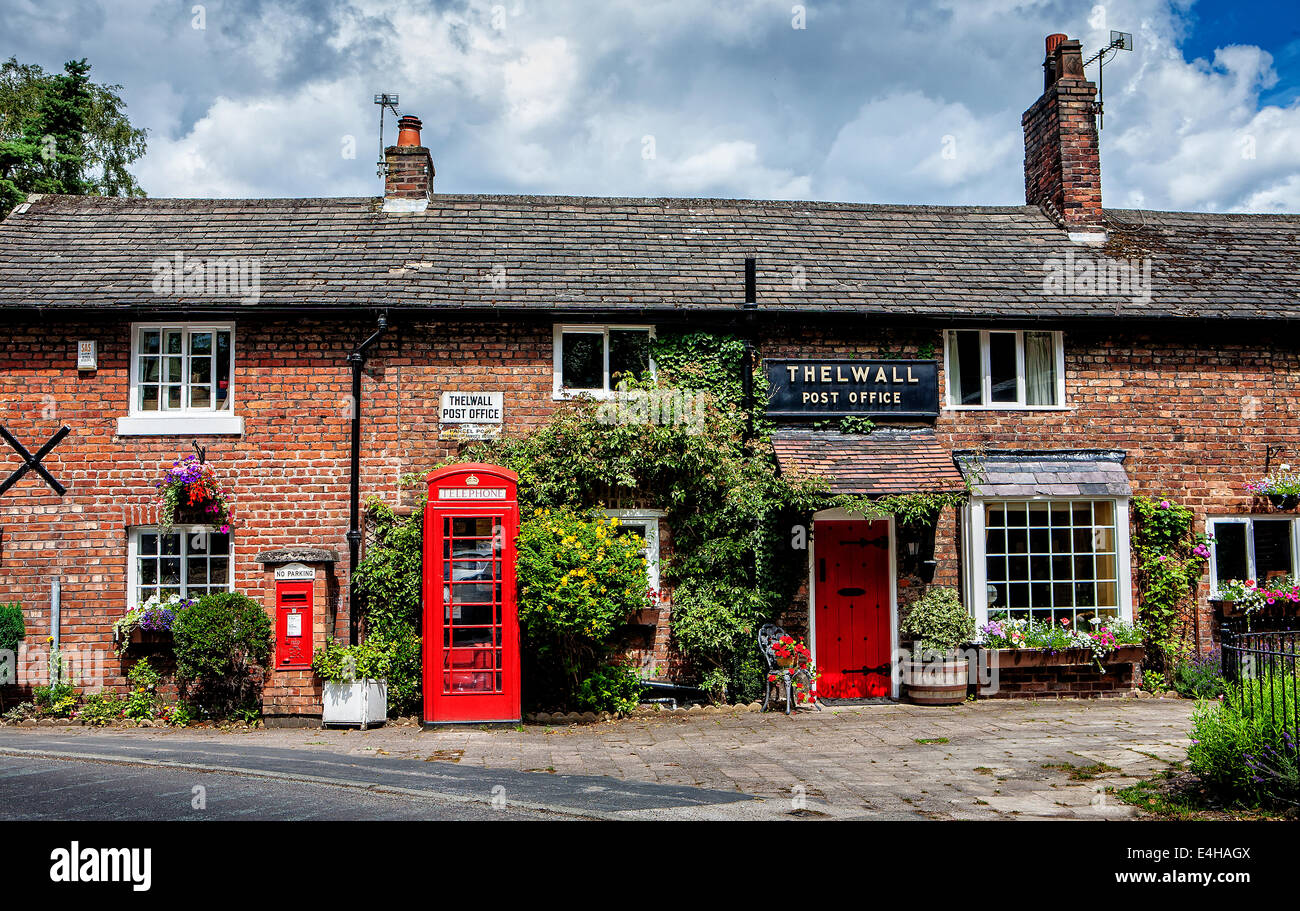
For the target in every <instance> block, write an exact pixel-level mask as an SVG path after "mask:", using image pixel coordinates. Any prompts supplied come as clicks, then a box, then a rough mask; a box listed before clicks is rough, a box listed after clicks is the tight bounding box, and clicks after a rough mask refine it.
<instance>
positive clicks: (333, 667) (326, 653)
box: [311, 633, 421, 716]
mask: <svg viewBox="0 0 1300 911" xmlns="http://www.w3.org/2000/svg"><path fill="white" fill-rule="evenodd" d="M420 661H421V655H420V637H419V636H417V635H415V634H414V633H407V634H406V635H403V636H399V637H397V638H388V637H386V636H381V635H378V634H374V635H371V636H370V637H368V638H367V639H366V641H365V642H362V643H360V644H358V645H339V644H338V643H336V642H327V643H325V648H323V649H321V650H320V651H318V652H317V653H316V655H315V657H313V658H312V662H311V668H312V670H313V671H315V672H316V675H317V676H318V677H320V678H321V679H322V680H325V681H328V682H330V683H353V682H355V681H357V680H385V681H387V682H388V714H389V715H391V716H397V715H404V714H407V713H409V712H414V711H418V710H419V708H420Z"/></svg>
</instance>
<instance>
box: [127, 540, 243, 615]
mask: <svg viewBox="0 0 1300 911" xmlns="http://www.w3.org/2000/svg"><path fill="white" fill-rule="evenodd" d="M197 532H207V533H208V534H216V533H219V532H220V528H219V527H218V526H216V525H173V526H172V527H171V529H170V530H169V531H168V532H163V530H162V529H161V528H159V527H158V526H157V525H132V526H130V527H129V528H128V529H127V536H126V607H127V610H131V609H132V608H136V607H139V606H140V605H139V601H138V595H139V584H140V536H141V535H144V534H157V535H162V534H179V535H181V536H182V541H183V543H182V545H181V554H180V561H181V578H182V579H183V578H184V576H185V573H186V572H187V571H188V570H187V566H186V558H187V557H188V556H189V541H188V538H189V536H190V535H192V534H195V533H197ZM229 537H230V553H229V555H228V560H229V564H230V565H229V572H228V573H227V574H226V591H234V590H235V535H234V532H233V531H232V532H230V533H229Z"/></svg>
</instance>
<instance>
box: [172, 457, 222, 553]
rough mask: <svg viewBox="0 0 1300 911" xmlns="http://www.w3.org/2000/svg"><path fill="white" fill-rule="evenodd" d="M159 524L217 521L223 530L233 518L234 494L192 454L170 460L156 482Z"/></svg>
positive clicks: (201, 523) (195, 523)
mask: <svg viewBox="0 0 1300 911" xmlns="http://www.w3.org/2000/svg"><path fill="white" fill-rule="evenodd" d="M158 504H159V511H158V525H159V526H160V527H161V528H163V529H164V530H166V529H169V528H171V527H172V526H173V525H216V526H219V527H220V529H221V533H222V534H227V533H228V532H229V531H230V525H231V523H232V522H233V521H234V505H235V498H234V497H233V496H232V495H231V493H230V491H229V490H227V489H226V488H224V487H222V486H221V485H220V484H219V483H218V482H217V478H216V474H215V473H214V472H213V470H212V466H211V465H208V464H206V463H205V462H202V461H200V460H199V459H198V458H197V457H195V456H186V457H185V458H183V459H180V460H179V461H176V462H172V464H171V467H170V468H168V469H167V471H166V472H164V474H163V478H162V480H161V481H159V482H158Z"/></svg>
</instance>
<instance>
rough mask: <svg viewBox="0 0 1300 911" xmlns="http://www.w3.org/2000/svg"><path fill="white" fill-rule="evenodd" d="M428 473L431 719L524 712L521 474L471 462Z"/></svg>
mask: <svg viewBox="0 0 1300 911" xmlns="http://www.w3.org/2000/svg"><path fill="white" fill-rule="evenodd" d="M427 481H428V485H429V503H428V506H427V507H426V508H425V511H424V721H425V723H426V724H445V723H448V722H465V721H475V722H480V721H519V720H520V717H521V715H520V710H519V616H518V613H517V605H516V601H515V536H516V535H517V534H518V532H519V504H518V502H517V501H516V499H515V490H516V482H517V478H516V476H515V474H514V472H512V471H508V470H507V469H504V468H499V467H497V466H495V465H477V464H465V465H452V466H449V467H447V468H439V469H437V470H436V471H433V472H430V473H429V476H428V479H427Z"/></svg>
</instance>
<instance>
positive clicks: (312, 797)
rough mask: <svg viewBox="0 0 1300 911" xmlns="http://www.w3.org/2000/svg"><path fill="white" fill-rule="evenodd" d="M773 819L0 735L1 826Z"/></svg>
mask: <svg viewBox="0 0 1300 911" xmlns="http://www.w3.org/2000/svg"><path fill="white" fill-rule="evenodd" d="M196 786H197V787H201V788H202V789H203V791H202V792H201V793H196V792H195V791H194V788H195V787H196ZM196 796H202V797H203V798H204V800H205V801H206V809H195V808H194V806H193V803H194V801H195V798H196ZM775 809H776V808H775V807H772V806H771V805H770V804H767V803H766V802H765V801H762V800H755V799H753V798H750V797H748V796H746V795H743V794H740V793H737V792H734V791H718V790H710V789H706V788H695V787H685V786H680V785H667V784H656V783H651V782H635V781H622V780H619V779H615V778H607V777H601V776H593V775H554V774H548V773H545V772H520V771H516V770H512V769H487V768H482V767H474V766H462V765H458V764H455V763H451V762H430V761H424V760H415V759H403V758H396V757H386V756H371V755H365V756H358V755H340V754H337V753H321V752H313V751H311V750H304V749H294V748H284V747H270V746H261V745H258V744H257V743H256V742H255V741H250V742H246V743H210V742H208V743H201V742H193V741H190V742H186V741H181V740H171V739H168V740H166V741H159V740H146V739H142V738H140V737H136V736H132V735H131V734H129V733H123V734H115V733H110V732H103V733H95V734H94V735H84V734H83V735H80V736H77V735H71V736H70V735H68V734H57V733H43V732H42V733H29V732H25V731H24V732H18V731H11V730H5V731H3V732H2V733H0V819H24V820H33V819H38V820H97V819H111V820H176V819H195V818H203V819H250V818H251V819H273V820H303V819H319V820H351V819H443V820H452V819H492V820H501V819H556V818H558V819H564V818H569V819H636V818H645V819H664V818H674V819H692V818H696V819H698V818H713V819H746V818H751V819H752V818H763V817H765V816H768V817H770V815H772V814H773V811H774V810H775Z"/></svg>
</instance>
